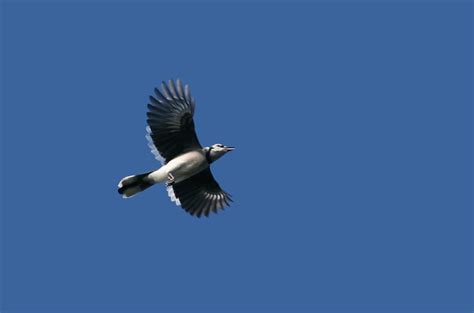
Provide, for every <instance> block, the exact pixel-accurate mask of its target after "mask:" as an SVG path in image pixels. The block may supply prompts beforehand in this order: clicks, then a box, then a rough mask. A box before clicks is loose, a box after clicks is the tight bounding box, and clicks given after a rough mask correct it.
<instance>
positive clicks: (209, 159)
mask: <svg viewBox="0 0 474 313" xmlns="http://www.w3.org/2000/svg"><path fill="white" fill-rule="evenodd" d="M211 150H212V147H209V149H207V151H206V161H207V163H209V164H211V163H212V159H211Z"/></svg>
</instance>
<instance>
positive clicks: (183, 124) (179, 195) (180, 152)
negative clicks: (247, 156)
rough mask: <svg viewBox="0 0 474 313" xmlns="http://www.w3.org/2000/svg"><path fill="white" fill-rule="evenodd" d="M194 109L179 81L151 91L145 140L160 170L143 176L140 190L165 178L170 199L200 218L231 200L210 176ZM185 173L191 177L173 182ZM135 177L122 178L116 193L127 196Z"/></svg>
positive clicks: (188, 95)
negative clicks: (196, 126) (196, 127)
mask: <svg viewBox="0 0 474 313" xmlns="http://www.w3.org/2000/svg"><path fill="white" fill-rule="evenodd" d="M194 110H195V101H194V99H193V98H192V96H191V93H190V90H189V87H188V85H186V86H185V87H184V88H183V85H182V83H181V81H180V80H177V81H176V84H175V83H174V82H173V81H171V80H170V81H169V84H168V85H166V84H165V83H162V90H161V91H160V90H158V89H157V88H155V96H150V102H149V104H148V112H147V124H148V127H147V139H148V142H149V146H150V148H151V150H152V153H153V154H154V155H155V157H156V159H158V160H159V161H160V162H162V168H160V169H159V170H157V171H155V172H150V173H146V175H145V176H144V177H145V178H143V179H144V180H145V181H146V186H145V188H143V190H144V189H146V188H148V187H149V186H148V185H147V184H148V183H149V184H151V185H152V184H155V183H160V182H163V180H164V179H165V180H166V182H167V191H168V195H169V196H170V198H171V200H172V201H173V202H175V203H176V204H177V205H179V206H181V207H182V208H183V209H185V210H186V211H187V212H188V213H190V214H191V215H195V216H198V217H200V216H202V215H205V216H208V215H209V213H211V212H217V211H218V210H219V209H224V208H225V207H226V206H229V205H230V202H231V201H232V200H231V197H230V195H229V194H228V193H227V192H225V191H224V190H222V188H221V187H220V186H219V184H218V183H217V181H216V180H215V179H214V176H213V175H212V172H211V169H210V162H212V160H211V158H210V157H209V153H210V152H211V149H212V147H210V148H207V147H206V148H203V147H202V146H201V144H200V143H199V140H198V138H197V135H196V131H195V128H194V121H193V116H194ZM220 146H222V145H220ZM230 150H231V149H229V151H230ZM186 157H187V159H186ZM218 157H220V156H218ZM218 157H217V158H218ZM178 170H180V171H181V172H178ZM186 171H188V172H186ZM186 173H188V174H191V176H189V177H185V179H183V180H180V181H178V180H177V181H175V180H174V178H175V177H174V176H173V175H174V174H175V175H176V174H179V175H184V176H186ZM137 176H139V175H135V176H129V177H126V178H124V179H123V180H122V181H121V182H120V184H119V192H120V193H122V194H124V196H125V195H127V188H131V187H128V186H132V184H135V185H136V184H137V182H134V181H133V180H132V178H133V177H137ZM184 176H183V177H184ZM130 177H132V178H130ZM180 177H181V176H180ZM127 179H128V180H127ZM128 181H130V183H127V182H128ZM141 183H142V184H143V182H141ZM139 191H142V190H139Z"/></svg>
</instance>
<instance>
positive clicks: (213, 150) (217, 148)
mask: <svg viewBox="0 0 474 313" xmlns="http://www.w3.org/2000/svg"><path fill="white" fill-rule="evenodd" d="M234 149H235V148H234V147H228V146H225V145H223V144H220V143H216V144H213V145H212V146H210V147H208V148H207V151H206V154H207V155H208V158H209V159H210V160H211V161H212V162H214V161H215V160H217V159H219V158H220V157H221V156H223V155H224V154H226V153H227V152H230V151H232V150H234Z"/></svg>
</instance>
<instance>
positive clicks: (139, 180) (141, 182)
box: [118, 172, 153, 198]
mask: <svg viewBox="0 0 474 313" xmlns="http://www.w3.org/2000/svg"><path fill="white" fill-rule="evenodd" d="M150 173H151V172H148V173H144V174H138V175H132V176H127V177H125V178H122V180H121V181H120V182H119V184H118V187H119V188H118V192H119V194H121V195H122V197H124V198H130V197H132V196H134V195H136V194H137V193H139V192H141V191H143V190H145V189H147V188H149V187H151V186H153V183H152V182H151V181H150V179H149V178H148V174H150Z"/></svg>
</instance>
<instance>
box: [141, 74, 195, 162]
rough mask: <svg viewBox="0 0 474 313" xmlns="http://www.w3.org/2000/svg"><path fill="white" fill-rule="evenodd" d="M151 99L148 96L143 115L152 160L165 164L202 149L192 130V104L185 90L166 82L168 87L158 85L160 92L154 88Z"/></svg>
mask: <svg viewBox="0 0 474 313" xmlns="http://www.w3.org/2000/svg"><path fill="white" fill-rule="evenodd" d="M155 95H156V97H153V96H150V103H149V104H148V112H147V117H148V119H147V124H148V127H147V131H148V135H147V138H148V139H149V141H150V147H151V148H152V152H153V154H154V155H155V157H156V158H157V159H158V160H160V161H162V163H167V162H169V161H170V160H172V159H173V158H175V157H177V156H178V155H180V154H183V153H185V152H188V151H191V150H195V149H202V146H201V144H200V143H199V140H198V138H197V135H196V132H195V130H194V121H193V116H194V107H195V102H194V99H193V98H192V97H191V93H190V91H189V86H188V85H186V86H185V87H184V88H183V85H182V83H181V81H180V80H179V79H178V80H177V81H176V85H175V83H174V82H173V81H172V80H170V81H169V83H168V85H166V84H165V83H164V82H163V83H162V84H161V91H160V90H158V88H155ZM153 148H156V150H157V151H155V149H153ZM157 152H158V153H157ZM158 154H159V155H158ZM160 156H161V158H162V159H164V160H161V158H160Z"/></svg>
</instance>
